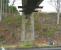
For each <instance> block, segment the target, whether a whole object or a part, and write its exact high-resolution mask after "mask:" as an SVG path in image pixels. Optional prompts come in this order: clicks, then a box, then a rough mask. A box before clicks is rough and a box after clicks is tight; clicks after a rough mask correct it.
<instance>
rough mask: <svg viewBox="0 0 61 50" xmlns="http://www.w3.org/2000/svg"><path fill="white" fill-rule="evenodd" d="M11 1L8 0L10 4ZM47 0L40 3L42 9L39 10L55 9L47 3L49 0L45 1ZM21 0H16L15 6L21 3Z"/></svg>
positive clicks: (51, 10)
mask: <svg viewBox="0 0 61 50" xmlns="http://www.w3.org/2000/svg"><path fill="white" fill-rule="evenodd" d="M12 1H13V0H10V4H12ZM47 1H49V0H44V1H43V2H42V3H41V4H40V6H43V9H42V10H41V11H43V12H56V9H55V8H54V7H53V6H52V5H51V4H50V3H49V2H47ZM21 2H22V1H21V0H16V2H15V6H16V7H17V6H18V5H20V6H21V5H22V4H21ZM17 9H18V8H17Z"/></svg>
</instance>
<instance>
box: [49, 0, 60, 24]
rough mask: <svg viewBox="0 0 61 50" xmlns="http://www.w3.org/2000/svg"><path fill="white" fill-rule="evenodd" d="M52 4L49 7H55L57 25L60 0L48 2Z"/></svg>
mask: <svg viewBox="0 0 61 50" xmlns="http://www.w3.org/2000/svg"><path fill="white" fill-rule="evenodd" d="M50 2H51V3H52V4H51V5H52V6H54V7H55V9H56V11H57V24H59V21H60V20H59V17H60V0H50Z"/></svg>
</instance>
